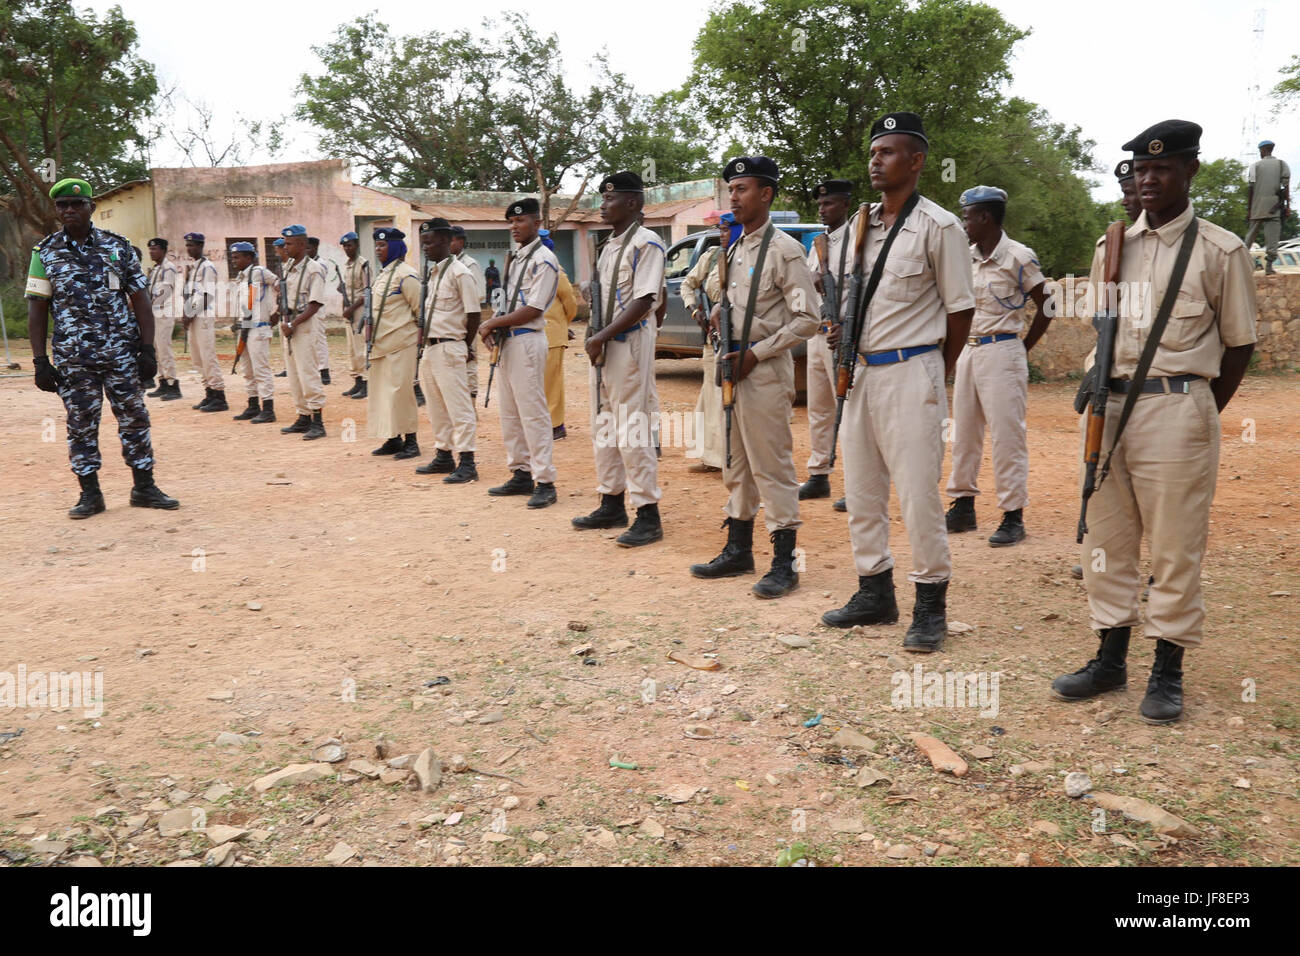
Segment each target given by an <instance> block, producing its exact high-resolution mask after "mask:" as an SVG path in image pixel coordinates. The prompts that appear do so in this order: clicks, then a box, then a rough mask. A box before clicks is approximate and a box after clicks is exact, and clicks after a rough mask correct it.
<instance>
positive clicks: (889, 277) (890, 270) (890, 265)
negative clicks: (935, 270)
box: [879, 254, 925, 302]
mask: <svg viewBox="0 0 1300 956" xmlns="http://www.w3.org/2000/svg"><path fill="white" fill-rule="evenodd" d="M924 273H925V260H924V259H920V258H915V257H913V256H900V255H893V254H891V255H890V256H889V258H888V259H886V260H885V272H884V275H883V276H882V277H881V283H880V290H879V294H880V295H881V296H882V297H884V298H886V299H891V300H893V301H894V302H915V301H916V298H917V296H919V295H920V293H921V283H922V282H923V281H924V279H925V276H924Z"/></svg>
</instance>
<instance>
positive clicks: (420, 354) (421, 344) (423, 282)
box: [415, 255, 429, 375]
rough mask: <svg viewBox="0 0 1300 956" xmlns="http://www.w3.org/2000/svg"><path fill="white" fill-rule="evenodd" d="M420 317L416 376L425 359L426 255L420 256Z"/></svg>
mask: <svg viewBox="0 0 1300 956" xmlns="http://www.w3.org/2000/svg"><path fill="white" fill-rule="evenodd" d="M420 260H421V262H420V316H419V320H418V322H417V323H416V324H417V325H418V326H419V329H420V340H419V341H418V342H416V344H415V368H416V373H415V374H416V375H419V374H420V373H419V368H420V359H422V358H423V357H424V322H425V311H424V309H425V305H424V300H425V299H427V298H428V297H429V260H428V258H427V257H425V256H424V255H421V256H420Z"/></svg>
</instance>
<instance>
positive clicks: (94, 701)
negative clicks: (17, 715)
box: [0, 664, 104, 719]
mask: <svg viewBox="0 0 1300 956" xmlns="http://www.w3.org/2000/svg"><path fill="white" fill-rule="evenodd" d="M19 707H23V708H26V709H28V710H46V709H51V710H52V709H55V708H58V709H60V710H77V709H79V710H81V712H82V714H83V715H84V716H86V717H88V718H91V719H94V718H97V717H101V716H103V714H104V672H103V671H102V670H101V671H93V672H92V671H70V672H69V671H53V672H49V673H47V672H45V671H31V672H30V673H29V672H28V670H27V665H26V664H19V665H18V673H17V674H14V673H11V672H9V671H0V710H14V709H16V708H19Z"/></svg>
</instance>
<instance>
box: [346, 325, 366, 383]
mask: <svg viewBox="0 0 1300 956" xmlns="http://www.w3.org/2000/svg"><path fill="white" fill-rule="evenodd" d="M343 328H344V330H345V332H346V334H347V337H348V371H349V372H351V373H352V376H353V377H354V378H360V379H362V380H364V379H365V377H366V337H365V335H364V334H361V335H358V334H357V333H356V332H353V331H352V323H351V322H344V323H343Z"/></svg>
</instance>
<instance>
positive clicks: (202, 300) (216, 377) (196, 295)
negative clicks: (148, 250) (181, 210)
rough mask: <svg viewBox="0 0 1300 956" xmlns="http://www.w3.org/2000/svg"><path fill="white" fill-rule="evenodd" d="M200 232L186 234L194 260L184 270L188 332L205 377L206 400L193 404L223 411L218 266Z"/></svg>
mask: <svg viewBox="0 0 1300 956" xmlns="http://www.w3.org/2000/svg"><path fill="white" fill-rule="evenodd" d="M204 241H205V240H204V236H203V233H201V232H187V233H186V234H185V252H186V254H187V255H188V256H189V257H190V259H191V261H190V263H189V264H188V265H187V266H186V269H185V307H184V308H185V315H184V317H183V319H182V321H183V322H184V323H185V331H186V333H187V334H188V335H189V337H190V353H191V354H192V355H193V357H194V369H195V371H197V372H198V373H199V377H200V378H201V379H203V392H204V397H203V401H201V402H199V403H198V404H197V405H195V406H194V408H195V409H197V410H198V411H201V412H224V411H226V410H228V409H229V407H230V406H229V405H227V404H226V391H225V388H226V385H225V381H224V380H223V379H222V377H221V363H220V362H219V361H217V337H216V321H217V267H216V266H214V265H213V264H212V262H211V261H209V259H208V257H207V256H205V255H204V254H203V243H204Z"/></svg>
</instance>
